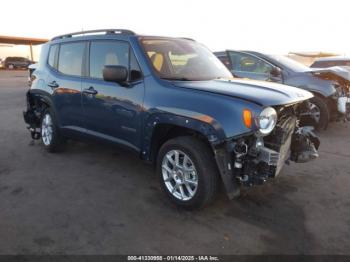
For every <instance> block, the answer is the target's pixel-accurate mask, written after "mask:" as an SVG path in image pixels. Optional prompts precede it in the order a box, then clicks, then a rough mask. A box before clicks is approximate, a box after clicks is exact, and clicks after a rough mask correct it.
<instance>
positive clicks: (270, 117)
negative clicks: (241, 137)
mask: <svg viewBox="0 0 350 262" xmlns="http://www.w3.org/2000/svg"><path fill="white" fill-rule="evenodd" d="M255 123H256V125H257V127H258V128H259V135H262V136H266V135H268V134H270V133H271V132H272V130H273V129H274V128H275V126H276V123H277V113H276V110H275V109H273V108H272V107H266V108H265V109H264V110H263V111H261V113H260V115H259V116H257V117H255Z"/></svg>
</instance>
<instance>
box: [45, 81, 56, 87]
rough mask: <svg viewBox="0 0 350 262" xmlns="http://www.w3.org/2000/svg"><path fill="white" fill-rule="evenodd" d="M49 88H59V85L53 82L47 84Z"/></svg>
mask: <svg viewBox="0 0 350 262" xmlns="http://www.w3.org/2000/svg"><path fill="white" fill-rule="evenodd" d="M47 85H48V86H49V87H52V88H57V87H59V84H58V83H57V82H56V81H52V82H50V83H48V84H47Z"/></svg>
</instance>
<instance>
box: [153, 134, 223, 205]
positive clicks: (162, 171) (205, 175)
mask: <svg viewBox="0 0 350 262" xmlns="http://www.w3.org/2000/svg"><path fill="white" fill-rule="evenodd" d="M157 174H158V176H159V179H160V183H161V187H162V189H163V191H164V193H165V194H166V195H167V196H168V198H169V199H170V200H171V201H172V202H173V203H175V204H176V205H178V206H180V207H183V208H186V209H196V208H201V207H203V206H205V205H207V204H209V203H210V202H211V201H212V200H213V199H214V197H215V195H216V192H217V187H218V170H217V166H216V163H215V159H214V157H213V154H212V152H211V149H210V148H209V146H207V145H206V144H205V143H203V142H202V141H200V140H199V139H197V138H194V137H190V136H183V137H177V138H174V139H171V140H169V141H167V142H166V143H165V144H164V145H163V146H162V147H161V149H160V151H159V154H158V159H157Z"/></svg>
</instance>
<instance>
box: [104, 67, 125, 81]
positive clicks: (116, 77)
mask: <svg viewBox="0 0 350 262" xmlns="http://www.w3.org/2000/svg"><path fill="white" fill-rule="evenodd" d="M127 79H128V69H127V68H126V67H125V66H119V65H118V66H117V65H106V66H104V68H103V80H104V81H108V82H115V83H118V84H121V83H124V82H125V81H126V80H127Z"/></svg>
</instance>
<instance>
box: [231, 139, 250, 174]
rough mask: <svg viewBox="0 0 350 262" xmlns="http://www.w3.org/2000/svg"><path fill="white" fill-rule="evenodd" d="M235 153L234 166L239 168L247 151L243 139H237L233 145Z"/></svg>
mask: <svg viewBox="0 0 350 262" xmlns="http://www.w3.org/2000/svg"><path fill="white" fill-rule="evenodd" d="M233 152H234V153H235V162H234V168H237V169H241V168H242V167H243V157H244V156H245V155H246V154H247V153H248V146H247V144H246V143H244V141H239V142H238V143H236V144H235V145H234V148H233Z"/></svg>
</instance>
